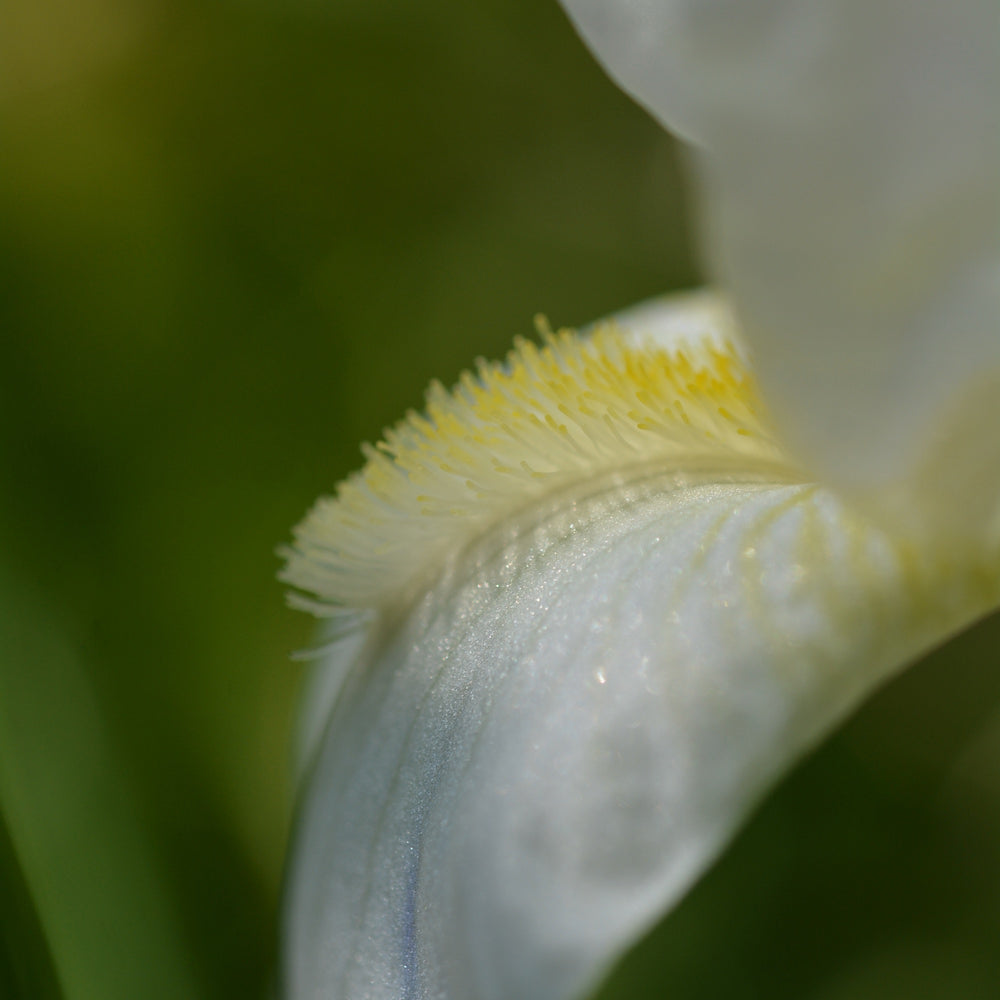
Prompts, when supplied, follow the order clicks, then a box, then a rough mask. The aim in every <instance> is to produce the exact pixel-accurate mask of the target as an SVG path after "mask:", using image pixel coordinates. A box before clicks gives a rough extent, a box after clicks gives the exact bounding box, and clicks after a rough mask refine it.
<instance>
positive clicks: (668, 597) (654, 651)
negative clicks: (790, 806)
mask: <svg viewBox="0 0 1000 1000" xmlns="http://www.w3.org/2000/svg"><path fill="white" fill-rule="evenodd" d="M714 478H715V477H712V476H705V477H697V478H695V479H691V480H689V479H686V478H685V477H678V476H675V475H673V474H669V473H668V474H658V475H657V474H654V475H650V476H649V477H648V478H638V479H634V480H632V481H630V482H628V483H622V484H618V483H615V484H612V485H608V484H605V485H604V486H603V487H600V488H598V487H596V486H595V488H594V491H593V492H592V493H590V494H585V495H576V496H573V497H572V498H571V497H562V498H558V499H554V500H553V501H552V502H551V503H549V504H546V505H544V506H543V507H542V508H541V509H539V510H537V511H535V512H533V514H532V515H531V516H529V517H526V518H525V519H524V520H523V521H521V522H520V523H518V524H516V525H510V526H507V527H505V528H504V529H502V530H497V531H495V532H493V533H491V534H490V535H489V536H488V537H487V538H485V539H483V540H482V541H481V542H480V543H479V544H477V545H476V546H475V547H474V549H473V550H472V551H470V552H468V553H466V554H464V555H463V557H462V558H461V559H460V560H456V561H455V562H454V563H453V564H452V565H451V566H450V569H449V570H448V572H447V573H446V575H445V576H444V577H443V578H442V579H441V581H440V582H438V583H437V585H436V586H435V587H433V588H432V589H431V590H430V591H429V592H428V593H427V594H426V595H425V596H424V597H423V598H422V599H421V600H419V601H418V602H417V603H416V604H415V605H414V606H413V607H412V608H410V609H408V610H407V611H406V612H405V614H403V615H402V616H401V617H400V618H399V619H398V620H394V621H386V622H385V623H383V625H382V627H380V628H378V629H377V630H375V631H374V632H373V633H372V634H371V636H370V642H369V646H368V648H367V649H366V651H365V652H364V653H363V655H362V656H361V657H359V659H358V660H357V662H356V663H355V665H354V668H353V672H352V674H351V676H350V677H349V679H348V681H347V683H346V685H345V687H344V689H343V690H342V692H341V694H340V698H339V700H338V701H337V703H336V706H335V708H334V711H333V715H332V718H331V721H330V726H329V728H328V731H327V735H326V739H325V743H324V745H323V747H322V750H321V753H320V756H319V758H318V762H317V764H316V767H315V772H314V773H313V774H312V776H311V790H310V794H309V795H308V797H307V799H306V801H305V803H304V806H303V809H302V812H301V815H300V816H299V826H298V839H297V847H296V850H295V854H294V866H293V868H292V870H291V874H290V891H289V899H288V925H287V934H288V967H287V975H288V992H287V996H288V997H290V998H295V1000H299V998H316V1000H318V998H321V997H322V998H325V1000H335V998H350V1000H375V998H379V1000H382V998H385V1000H389V998H401V997H405V998H429V997H434V998H443V997H447V998H456V1000H459V998H460V1000H471V998H475V1000H509V998H511V997H518V998H521V1000H536V998H537V1000H562V998H569V997H576V996H579V995H581V993H582V991H584V990H585V989H586V988H587V987H588V986H590V985H592V984H593V983H594V980H595V977H598V976H600V974H601V973H602V972H603V971H604V970H605V969H606V967H607V965H608V963H609V962H611V961H613V960H614V959H615V958H616V957H618V956H619V955H620V954H621V952H622V951H623V950H624V949H625V948H627V947H628V945H630V944H631V943H632V942H633V941H634V940H635V939H636V937H637V936H638V935H639V934H640V933H641V932H642V931H643V930H644V929H645V928H646V927H648V926H649V925H650V923H651V922H652V921H654V920H655V919H656V918H657V917H658V916H659V915H660V914H662V913H663V912H664V911H665V910H666V909H667V908H669V907H670V905H671V904H673V903H674V902H675V901H676V900H677V899H678V898H679V897H680V895H681V894H682V893H683V892H684V891H685V889H686V888H687V887H688V886H689V885H690V883H691V881H692V880H693V879H694V878H695V877H696V876H697V875H698V874H699V873H700V872H701V871H702V870H703V868H704V867H705V866H706V865H707V864H708V863H709V862H710V861H711V860H712V858H713V857H714V856H715V855H716V853H717V852H718V851H719V849H720V848H721V847H722V846H723V845H724V844H725V842H726V840H727V839H728V838H729V837H730V836H731V835H732V833H733V832H734V830H735V828H736V826H737V825H738V824H739V822H740V821H741V819H742V818H743V817H744V815H745V814H746V812H747V810H748V809H749V808H750V807H751V806H752V805H753V804H754V803H755V801H756V800H757V799H758V797H759V796H760V795H761V793H762V792H763V790H764V789H765V788H767V786H768V785H769V784H770V783H771V782H772V781H773V780H774V779H775V777H776V776H777V775H779V774H780V773H781V772H782V771H783V770H784V769H785V768H786V767H787V766H788V765H789V763H790V762H791V761H792V760H794V759H795V758H796V756H797V755H799V754H800V753H801V752H802V751H803V750H804V749H805V748H806V747H808V746H810V745H811V744H812V743H813V742H814V741H815V740H816V739H817V738H818V737H819V736H821V735H822V734H823V733H824V732H826V731H827V730H828V729H829V728H830V727H831V726H832V725H833V724H834V723H835V722H836V721H837V720H838V719H840V718H841V717H842V716H843V714H844V713H845V712H846V711H848V710H849V709H850V707H851V706H852V705H854V704H855V703H856V702H857V700H858V699H859V698H860V697H861V696H863V695H864V694H866V693H867V692H869V691H870V690H871V689H872V688H873V687H874V686H875V685H877V684H878V683H879V682H881V681H882V680H883V679H884V678H885V677H886V676H888V675H889V674H891V673H892V672H893V671H894V670H895V669H896V668H898V667H899V666H901V665H902V664H903V663H904V662H905V661H907V660H908V659H909V658H911V657H912V656H914V655H915V654H916V653H918V652H919V651H921V650H923V649H925V648H927V646H928V645H929V644H932V643H935V642H937V641H938V640H940V639H941V638H942V637H943V636H944V635H946V634H947V633H948V632H949V631H950V630H952V629H954V628H955V627H957V626H958V625H960V624H963V623H964V622H965V621H967V620H968V619H969V618H970V617H971V616H974V615H975V614H976V613H977V612H979V611H981V610H982V609H983V607H984V605H985V604H986V602H987V601H989V600H990V599H991V598H992V597H993V596H994V595H992V594H987V593H986V592H985V591H983V590H981V589H980V584H979V583H976V581H974V580H971V579H964V580H957V579H952V580H947V579H942V580H938V581H934V585H933V587H932V585H931V580H930V579H929V578H928V577H927V576H925V575H924V574H925V573H927V572H929V567H920V566H919V564H918V563H917V562H914V561H913V557H912V554H908V553H905V552H902V551H900V550H899V549H897V548H896V547H895V546H894V545H893V544H892V543H891V542H890V541H889V540H887V539H886V538H885V537H884V536H882V535H880V534H878V533H877V532H876V531H874V530H873V529H871V528H868V527H866V526H865V525H863V524H861V523H859V522H857V521H854V520H852V519H851V518H850V517H849V516H848V515H847V514H845V512H844V511H843V509H842V508H841V507H840V506H839V505H838V504H837V502H836V501H835V500H833V499H832V497H831V496H829V495H828V494H825V493H823V492H822V491H819V490H817V489H816V488H813V487H808V486H796V485H770V484H767V483H758V482H732V481H728V480H729V477H728V476H722V477H718V478H719V479H720V480H721V481H718V482H717V481H713V479H714Z"/></svg>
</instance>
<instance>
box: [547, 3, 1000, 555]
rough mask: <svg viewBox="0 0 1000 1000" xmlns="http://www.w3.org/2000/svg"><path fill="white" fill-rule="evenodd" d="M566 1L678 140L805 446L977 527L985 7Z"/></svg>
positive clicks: (996, 403) (983, 419)
mask: <svg viewBox="0 0 1000 1000" xmlns="http://www.w3.org/2000/svg"><path fill="white" fill-rule="evenodd" d="M564 2H565V6H566V8H567V9H568V11H569V13H570V15H571V17H572V18H573V20H574V22H575V23H576V25H577V26H578V28H579V29H580V31H581V33H582V34H583V36H584V37H585V38H586V39H587V41H588V42H589V44H590V45H591V47H592V48H593V49H594V51H595V53H596V54H597V56H598V58H599V59H600V60H601V61H602V62H603V63H604V65H605V66H606V67H607V68H608V70H609V71H610V73H611V74H612V75H613V76H614V77H615V78H616V79H617V80H618V81H619V83H621V85H622V86H623V87H624V88H625V89H626V90H628V91H629V92H631V93H632V94H633V95H634V96H636V97H637V99H638V100H639V101H640V102H641V103H643V104H644V105H646V107H648V108H649V109H650V110H651V111H652V112H653V114H654V115H655V116H656V117H657V118H659V120H660V121H661V122H663V123H664V124H665V125H666V126H667V127H668V128H671V129H673V130H674V131H676V132H678V133H679V134H680V135H681V136H682V137H683V138H686V139H688V140H689V141H691V142H693V143H694V144H695V146H696V163H697V164H698V167H699V171H698V173H699V178H700V180H701V182H702V186H703V188H704V195H705V197H704V205H705V210H706V213H707V220H706V223H707V234H706V241H705V242H706V247H707V251H708V254H709V258H710V263H711V265H712V266H713V268H714V270H715V271H716V277H718V278H719V279H720V280H721V281H722V282H723V284H724V285H725V286H726V288H727V290H728V291H729V292H730V294H731V296H732V298H733V301H734V304H735V309H736V312H737V315H738V316H739V317H740V320H741V323H742V325H743V326H744V328H745V331H746V335H747V339H748V341H749V343H750V347H751V349H752V352H753V355H754V363H755V366H756V368H757V371H758V375H759V377H760V379H761V383H762V387H763V390H764V392H765V395H766V397H767V399H768V402H769V404H770V405H771V407H772V409H773V411H774V413H775V416H776V418H777V419H778V423H779V426H780V428H781V430H782V434H783V437H784V438H785V439H786V440H787V442H788V443H789V444H790V445H792V446H793V449H794V450H795V451H796V453H797V454H798V456H799V458H800V459H801V460H802V461H803V462H806V463H808V464H809V466H810V467H811V468H812V469H814V470H815V471H816V472H817V473H818V474H819V475H820V476H821V477H822V478H824V480H825V481H827V482H829V483H832V484H834V485H835V486H836V487H837V488H838V489H840V490H847V491H848V492H849V493H851V494H852V495H853V496H855V497H860V498H862V499H865V500H866V501H867V502H871V503H873V504H874V505H875V507H877V508H880V509H882V510H883V511H886V510H888V511H889V512H890V515H891V520H892V521H893V523H895V524H896V525H899V524H900V523H906V522H912V525H913V526H914V527H928V526H929V527H930V528H931V530H934V531H947V532H950V533H952V534H954V535H956V536H961V535H964V536H966V537H967V538H972V537H975V536H977V535H981V534H982V532H983V530H984V528H989V522H990V521H992V520H993V518H994V517H995V515H996V512H997V510H998V507H997V501H998V497H1000V58H998V55H997V54H998V52H1000V6H998V5H997V4H996V2H995V0H955V2H950V3H940V2H939V0H809V2H804V3H789V2H788V0H564ZM959 496H961V497H962V498H963V503H961V504H958V503H956V502H955V498H956V497H959Z"/></svg>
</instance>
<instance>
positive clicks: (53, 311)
mask: <svg viewBox="0 0 1000 1000" xmlns="http://www.w3.org/2000/svg"><path fill="white" fill-rule="evenodd" d="M2 20H3V29H2V31H0V482H2V483H3V488H2V490H0V581H2V589H0V617H2V619H3V627H2V629H0V818H2V823H0V933H2V934H3V947H2V949H0V991H6V992H2V993H0V995H3V996H4V997H6V996H7V994H8V993H9V994H10V995H11V996H15V997H25V998H32V1000H35V998H43V1000H44V998H47V997H49V996H56V995H58V994H59V993H60V991H61V992H62V994H63V995H65V996H66V997H67V998H70V1000H81V998H90V997H94V998H101V1000H118V998H122V1000H125V998H128V1000H143V998H146V997H149V998H156V997H168V996H169V997H201V996H204V997H212V998H226V997H231V998H234V1000H235V998H240V1000H246V998H252V997H261V998H263V997H268V996H271V995H273V987H274V981H275V966H276V951H277V946H276V941H277V919H278V918H277V913H278V899H279V892H280V878H281V866H282V857H283V853H284V845H285V840H286V836H287V830H288V826H289V822H290V815H291V808H292V798H293V789H292V787H291V773H292V746H293V739H292V734H293V725H294V713H295V706H296V698H297V695H298V691H299V689H300V686H301V682H302V677H303V674H302V671H303V668H302V666H301V664H295V663H292V662H291V661H290V660H289V659H288V654H289V652H291V651H293V650H295V649H298V648H301V647H303V646H305V645H308V643H309V641H310V638H311V626H310V623H309V621H308V620H307V619H306V618H305V617H304V616H302V615H297V614H294V613H292V612H289V611H287V610H286V609H285V608H284V607H283V602H282V594H281V588H280V586H279V585H278V584H277V583H276V582H275V580H274V574H275V572H276V570H277V566H278V562H277V560H276V558H275V557H274V555H273V552H274V549H275V547H276V546H277V545H278V544H280V543H282V542H284V541H286V540H287V538H288V536H289V529H290V526H291V525H292V524H293V523H295V522H296V521H297V520H298V519H299V518H300V517H301V515H302V514H303V513H304V511H305V509H306V508H307V507H308V506H309V505H310V504H311V503H312V501H313V499H314V498H315V497H316V496H317V495H318V494H320V493H322V492H327V491H329V490H330V489H331V488H332V487H333V485H334V484H335V482H336V481H337V480H338V479H339V478H340V477H341V476H343V475H344V474H345V473H346V472H348V471H349V470H350V469H352V468H353V467H355V466H356V465H357V464H358V462H359V453H358V443H359V442H360V441H361V440H363V439H373V438H376V437H377V436H378V435H379V434H380V432H381V429H382V427H383V426H384V425H385V424H387V423H389V422H390V421H393V420H394V419H396V418H397V417H398V416H399V415H400V414H401V413H402V412H403V411H404V409H405V408H406V407H408V406H412V405H416V404H419V402H420V399H421V394H422V392H423V388H424V386H425V385H426V383H427V382H428V381H429V380H430V379H431V378H433V377H439V378H442V379H443V380H445V381H447V380H449V379H453V378H454V377H455V376H457V374H458V372H459V371H460V370H461V369H462V368H463V367H466V366H468V365H469V363H470V362H471V361H472V360H473V359H474V358H475V356H476V355H479V354H482V355H486V356H499V355H501V354H502V353H504V351H505V350H506V349H507V347H508V346H509V344H510V341H511V339H512V338H513V336H514V335H516V334H525V333H530V331H531V329H532V322H531V319H532V317H533V316H534V315H535V313H536V312H539V311H543V312H545V313H547V314H548V316H549V317H550V319H551V321H552V323H553V324H554V325H557V326H558V325H560V324H575V323H583V322H587V321H589V320H592V319H594V318H595V317H598V316H601V315H603V314H606V313H608V312H610V311H612V310H614V309H617V308H620V307H622V306H625V305H628V304H630V303H632V302H635V301H637V300H639V299H642V298H644V297H646V296H649V295H653V294H657V293H659V292H661V291H664V290H667V289H669V288H674V287H682V286H686V285H690V284H691V283H693V282H694V281H695V280H696V277H697V270H696V268H695V267H694V265H693V263H692V252H691V244H692V241H691V238H690V234H689V232H688V228H687V226H686V222H685V214H684V202H683V195H682V193H681V190H680V186H679V181H678V171H677V167H676V160H675V154H674V149H673V147H672V145H671V144H670V142H669V140H668V139H667V138H666V137H665V136H664V135H663V134H662V133H661V132H660V131H659V130H658V129H657V128H656V127H655V126H654V125H652V123H650V122H649V121H648V120H647V119H646V117H645V116H644V114H643V113H642V112H641V111H639V110H638V109H637V108H635V107H634V106H632V105H631V104H630V102H629V101H628V100H627V99H626V98H625V97H623V96H622V95H621V94H619V93H618V92H617V91H616V90H615V89H614V87H612V86H611V85H610V84H609V83H608V82H607V80H606V79H605V78H604V76H603V74H602V73H601V71H600V70H599V69H598V68H597V67H596V65H595V64H594V63H593V61H592V60H591V58H590V57H589V56H588V54H587V53H586V52H585V51H584V49H583V47H582V45H581V44H580V43H579V42H578V40H577V39H576V38H575V37H574V36H573V34H572V32H571V31H570V29H569V27H568V25H567V24H566V22H565V21H564V19H563V17H562V15H561V13H560V11H559V9H558V7H557V4H556V2H555V0H472V2H458V0H292V2H291V3H278V2H277V0H208V2H205V0H198V2H195V0H72V2H71V0H12V2H9V3H7V4H6V6H5V9H4V15H3V19H2ZM996 631H997V630H996V628H995V627H994V628H993V631H981V632H979V633H977V636H978V637H977V638H973V639H970V640H967V644H966V645H960V646H957V647H955V649H954V650H949V651H946V652H945V653H943V654H941V656H940V657H939V658H938V659H937V660H936V661H934V663H932V664H930V665H927V666H925V667H923V668H921V670H920V672H918V673H916V674H913V675H912V677H911V678H908V679H907V680H906V681H904V682H903V683H902V684H900V685H897V686H895V687H894V688H892V689H890V690H889V691H888V692H886V694H885V695H884V696H883V697H882V698H881V699H879V701H878V702H877V703H876V704H875V705H874V706H873V707H872V708H871V709H870V710H869V711H868V712H866V713H865V714H863V715H862V716H861V717H860V719H859V720H858V721H857V722H856V723H855V724H854V725H853V726H851V727H850V728H849V729H848V730H847V732H846V733H845V734H844V735H842V736H841V737H840V738H839V739H838V740H837V741H835V742H834V743H833V744H832V745H831V746H830V747H828V748H827V749H825V750H824V751H823V752H822V753H821V754H820V755H818V756H817V757H816V758H814V759H813V761H812V762H810V763H809V764H808V765H807V766H806V767H805V768H804V769H802V770H800V771H799V772H798V773H797V774H796V775H795V776H793V778H792V779H791V781H790V782H788V783H787V785H786V786H785V787H784V788H783V789H782V790H781V791H780V793H779V794H778V795H777V796H776V797H774V798H772V799H771V800H770V802H769V803H768V804H767V806H766V807H765V809H764V811H763V812H762V813H761V815H760V816H759V818H758V819H757V821H756V822H755V823H754V824H753V825H752V826H751V828H750V829H749V831H748V833H747V834H746V835H745V836H744V837H743V838H742V839H741V840H740V841H739V842H738V844H737V845H736V848H735V849H734V851H733V852H732V853H731V854H730V855H729V856H728V857H727V859H726V860H725V861H724V862H723V864H722V865H721V866H720V867H719V868H718V869H717V870H716V871H715V872H713V873H712V874H711V875H710V876H709V878H708V880H706V882H705V883H704V884H703V885H702V886H700V887H699V888H698V889H697V890H696V892H695V893H694V895H692V897H691V898H690V900H689V901H688V902H687V903H685V905H684V906H683V907H682V909H681V910H680V911H679V912H678V914H677V915H676V917H675V918H674V919H673V920H671V921H668V922H667V923H666V924H665V925H664V926H663V927H662V928H661V929H660V930H658V931H657V932H656V933H654V935H653V936H652V937H651V938H650V939H649V940H648V941H647V942H645V943H644V944H643V945H641V946H640V948H639V949H638V950H637V952H636V953H635V954H634V955H633V956H631V957H630V959H629V960H628V961H627V962H626V963H625V965H624V967H623V969H622V970H621V971H620V973H619V974H618V975H617V976H616V978H615V979H614V980H613V981H612V983H610V984H609V985H608V987H607V991H606V996H607V997H614V998H616V1000H617V998H622V997H625V996H628V997H640V996H649V997H658V996H669V997H671V1000H689V998H695V1000H714V998H720V1000H721V998H726V1000H729V998H732V997H741V998H756V997H760V998H765V997H766V998H768V1000H785V998H787V1000H792V998H801V997H814V998H818V1000H834V998H837V1000H839V998H846V997H853V996H858V997H862V998H867V997H874V996H878V997H880V998H885V1000H893V998H897V997H898V998H905V1000H936V998H938V997H944V996H961V997H963V998H972V1000H975V998H977V997H980V996H983V997H985V996H994V995H997V992H998V991H997V989H996V987H998V986H1000V971H998V969H997V967H996V963H997V960H996V959H995V958H994V952H995V949H994V948H993V945H992V942H994V941H995V940H996V932H997V930H998V924H1000V906H998V903H997V891H996V890H997V885H998V884H1000V849H998V848H997V847H995V846H994V845H996V844H1000V837H998V836H997V832H998V825H1000V776H998V774H997V772H996V769H995V768H994V767H992V761H994V760H995V759H998V758H997V757H996V755H995V754H994V753H993V750H992V749H991V748H994V747H995V746H996V742H997V740H996V738H995V737H994V736H993V735H991V734H992V732H993V730H992V729H991V728H990V726H989V725H988V724H987V723H988V722H989V720H991V719H993V717H994V715H995V712H996V708H997V706H998V702H1000V677H998V676H996V670H995V668H994V666H993V660H992V658H993V657H994V655H995V650H996V649H997V648H998V636H997V634H996ZM968 642H972V643H973V645H968ZM991 724H992V723H991ZM991 739H992V740H993V743H990V742H989V741H990V740H991ZM959 767H961V768H962V770H959V771H956V768H959ZM956 775H959V777H956ZM949 982H951V983H953V984H954V987H955V988H954V990H953V991H952V992H950V993H949V992H947V990H946V985H947V983H949ZM942 984H945V985H942ZM991 987H992V991H991ZM866 990H867V992H865V991H866ZM977 990H978V992H976V991H977Z"/></svg>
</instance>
